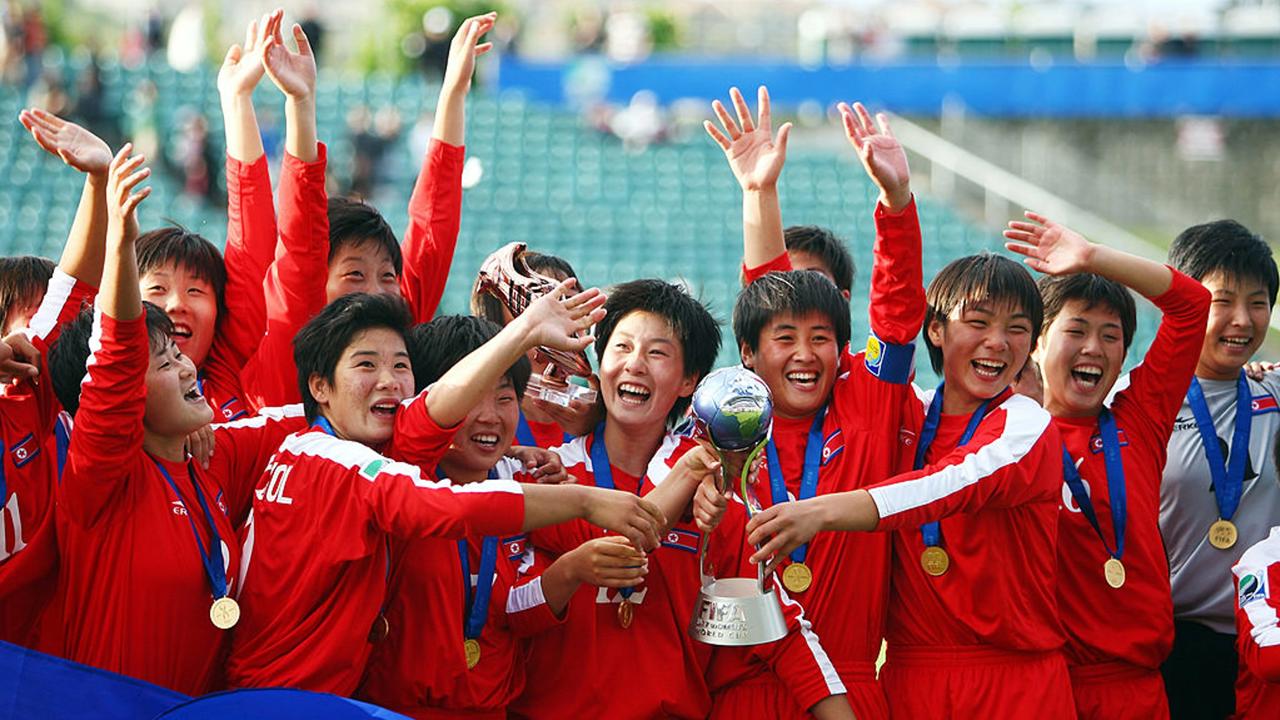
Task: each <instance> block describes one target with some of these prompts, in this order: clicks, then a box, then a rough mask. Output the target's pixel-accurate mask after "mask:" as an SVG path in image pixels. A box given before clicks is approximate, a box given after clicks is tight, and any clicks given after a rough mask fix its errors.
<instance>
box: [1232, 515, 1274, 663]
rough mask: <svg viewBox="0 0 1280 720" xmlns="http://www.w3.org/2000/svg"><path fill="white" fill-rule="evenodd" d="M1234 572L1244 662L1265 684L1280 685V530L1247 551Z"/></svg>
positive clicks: (1239, 641)
mask: <svg viewBox="0 0 1280 720" xmlns="http://www.w3.org/2000/svg"><path fill="white" fill-rule="evenodd" d="M1231 572H1232V574H1233V576H1234V579H1235V586H1236V629H1237V631H1238V633H1237V637H1238V642H1237V646H1238V648H1239V651H1240V660H1241V663H1242V665H1243V666H1244V668H1247V669H1248V671H1249V672H1251V673H1252V674H1254V675H1256V676H1257V677H1259V678H1261V679H1262V680H1264V681H1265V682H1269V683H1280V586H1278V585H1277V583H1280V528H1272V529H1271V535H1270V537H1268V538H1267V539H1265V540H1263V541H1262V542H1260V543H1258V544H1257V545H1254V546H1253V547H1251V548H1249V549H1248V550H1246V551H1245V553H1244V555H1242V556H1241V558H1240V561H1239V562H1238V563H1237V564H1236V565H1235V567H1233V568H1231ZM1242 669H1243V668H1242Z"/></svg>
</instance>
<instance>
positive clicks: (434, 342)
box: [406, 315, 533, 398]
mask: <svg viewBox="0 0 1280 720" xmlns="http://www.w3.org/2000/svg"><path fill="white" fill-rule="evenodd" d="M501 331H502V326H501V325H499V324H498V323H496V322H493V321H492V320H485V319H484V318H480V317H475V316H474V315H441V316H440V317H438V318H435V319H433V320H432V321H431V322H427V323H421V324H419V325H414V326H413V328H412V329H411V330H409V336H408V338H407V339H406V342H407V343H408V344H409V357H410V358H411V359H412V361H413V389H414V392H422V391H423V390H424V389H426V387H427V386H428V385H430V384H431V383H433V382H435V381H437V380H439V379H440V378H442V377H444V374H445V373H446V372H449V368H451V367H453V366H454V365H457V364H458V362H459V361H460V360H462V358H464V357H466V356H467V355H470V354H471V353H472V352H474V351H475V350H477V349H479V348H480V346H481V345H484V344H485V343H487V342H489V341H490V340H492V339H493V337H494V336H495V335H497V334H498V333H499V332H501ZM532 372H533V369H532V365H531V364H530V363H529V358H528V357H526V356H524V355H521V356H520V359H519V360H517V361H516V362H515V364H514V365H512V366H511V367H509V368H507V372H506V376H507V379H508V380H510V381H511V386H512V387H514V388H515V389H516V396H517V397H520V398H523V397H524V391H525V388H526V387H528V386H529V375H530V373H532Z"/></svg>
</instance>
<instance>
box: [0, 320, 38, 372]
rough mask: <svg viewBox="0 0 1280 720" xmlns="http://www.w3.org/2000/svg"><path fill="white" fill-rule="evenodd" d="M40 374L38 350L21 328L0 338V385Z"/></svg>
mask: <svg viewBox="0 0 1280 720" xmlns="http://www.w3.org/2000/svg"><path fill="white" fill-rule="evenodd" d="M39 374H40V351H39V350H38V349H36V346H35V345H32V344H31V340H30V339H28V338H27V335H26V333H24V332H22V331H21V330H19V331H17V332H13V333H10V334H9V335H8V336H7V337H5V339H4V340H0V385H8V384H9V383H11V382H14V383H16V382H18V381H19V380H24V379H26V378H33V377H35V376H36V375H39Z"/></svg>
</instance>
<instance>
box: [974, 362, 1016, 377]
mask: <svg viewBox="0 0 1280 720" xmlns="http://www.w3.org/2000/svg"><path fill="white" fill-rule="evenodd" d="M969 364H970V365H972V366H973V370H974V372H975V373H977V375H978V377H980V378H982V379H984V380H995V379H996V378H998V377H1000V374H1001V373H1003V372H1004V369H1005V368H1006V367H1008V365H1007V364H1006V363H1002V362H997V361H995V360H972V361H970V363H969Z"/></svg>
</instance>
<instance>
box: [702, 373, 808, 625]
mask: <svg viewBox="0 0 1280 720" xmlns="http://www.w3.org/2000/svg"><path fill="white" fill-rule="evenodd" d="M692 413H693V417H694V422H695V424H696V427H697V431H698V432H699V433H700V434H701V435H703V436H704V437H706V438H708V439H709V440H710V441H711V444H712V445H714V446H715V447H716V449H717V450H719V451H720V454H721V456H723V455H724V454H726V453H744V452H745V453H749V454H748V455H747V458H746V461H745V462H744V463H743V465H742V475H741V477H740V478H739V485H738V492H739V494H740V496H741V498H742V501H743V504H745V505H746V507H747V512H748V514H751V513H755V512H758V511H759V510H760V504H759V501H758V500H757V499H756V497H755V493H754V492H752V490H751V488H750V486H749V483H748V482H747V478H748V477H749V475H750V472H751V466H752V463H753V462H754V461H755V459H756V457H757V456H759V454H760V452H761V451H762V450H764V447H765V444H766V443H767V441H768V439H769V431H770V429H771V428H772V426H773V399H772V396H771V395H770V394H769V386H768V385H766V384H765V382H764V381H763V380H761V379H760V377H759V376H758V375H756V374H755V373H753V372H751V371H750V370H747V369H746V368H743V367H729V368H721V369H720V370H716V371H715V372H712V373H710V374H709V375H707V376H706V377H705V378H703V380H702V382H700V383H698V387H697V388H696V389H695V390H694V391H693V402H692ZM721 465H722V466H725V467H727V466H728V463H724V462H722V463H721ZM722 489H723V488H722ZM707 535H708V533H703V538H702V543H701V547H700V550H699V562H698V568H699V573H700V575H701V580H702V590H701V592H700V593H699V597H698V606H697V607H696V608H695V609H694V613H693V619H692V620H691V621H690V623H689V634H690V635H692V636H693V637H694V639H696V640H699V641H701V642H704V643H707V644H710V645H720V646H742V645H759V644H762V643H768V642H773V641H775V640H779V639H781V638H782V637H783V636H785V635H786V634H787V626H786V620H785V619H784V618H783V616H782V607H781V605H780V604H779V602H778V597H777V593H776V592H774V590H773V587H772V586H768V587H766V584H765V576H764V564H763V563H761V564H760V565H758V566H757V569H756V573H757V576H756V577H755V578H723V579H717V578H715V577H712V576H711V575H708V574H707V572H706V553H707Z"/></svg>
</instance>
